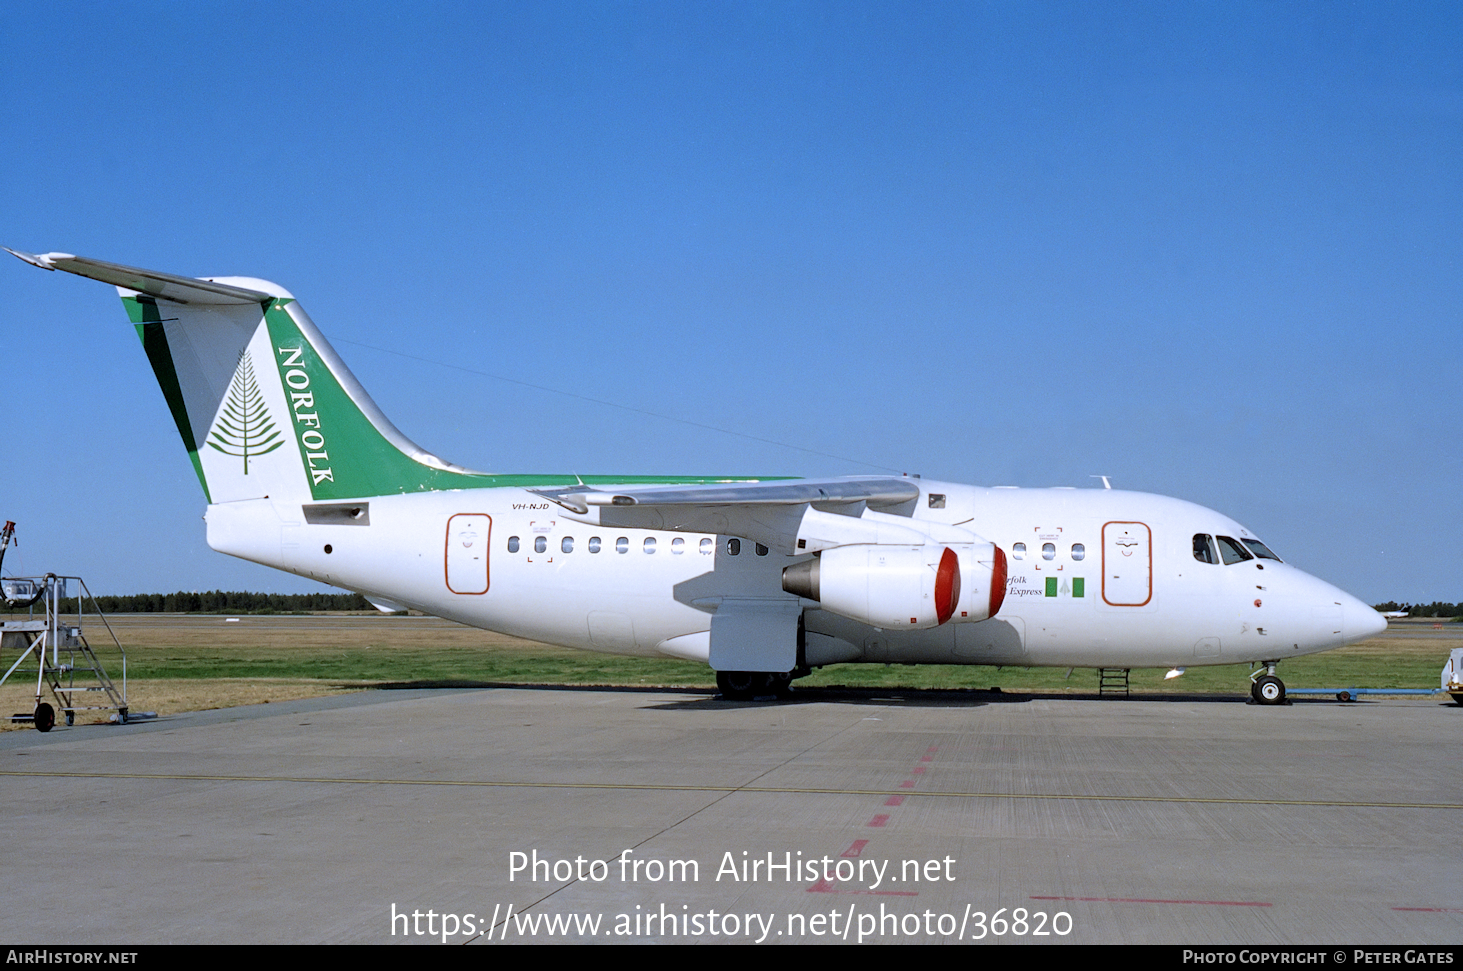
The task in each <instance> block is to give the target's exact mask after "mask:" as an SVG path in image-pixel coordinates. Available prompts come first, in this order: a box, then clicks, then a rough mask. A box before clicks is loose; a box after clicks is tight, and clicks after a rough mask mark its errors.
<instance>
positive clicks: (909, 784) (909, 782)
mask: <svg viewBox="0 0 1463 971" xmlns="http://www.w3.org/2000/svg"><path fill="white" fill-rule="evenodd" d="M899 788H901V789H913V788H914V780H913V779H905V780H904V781H903V782H901V783H899Z"/></svg>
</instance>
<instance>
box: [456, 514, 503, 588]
mask: <svg viewBox="0 0 1463 971" xmlns="http://www.w3.org/2000/svg"><path fill="white" fill-rule="evenodd" d="M492 531H493V519H492V517H491V516H489V515H487V514H486V513H475V512H463V513H458V514H457V515H455V516H453V517H452V518H451V519H449V520H447V550H446V553H445V561H446V571H447V589H448V590H451V591H452V592H453V593H487V592H488V540H489V539H490V538H491V536H492Z"/></svg>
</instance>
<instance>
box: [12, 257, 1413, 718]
mask: <svg viewBox="0 0 1463 971" xmlns="http://www.w3.org/2000/svg"><path fill="white" fill-rule="evenodd" d="M10 252H12V253H14V254H15V255H16V256H18V257H20V258H21V259H23V260H25V261H26V262H28V263H31V264H33V265H35V266H38V267H41V268H43V269H47V270H66V271H68V272H70V273H76V274H79V275H81V276H85V277H90V278H91V279H94V280H100V281H103V282H105V283H110V284H113V285H114V286H116V287H117V289H118V291H119V292H120V293H121V295H122V302H123V304H124V305H125V306H126V309H127V312H128V314H129V315H130V317H131V319H132V322H133V323H134V324H135V325H136V328H137V333H138V335H139V337H140V338H141V339H142V346H143V349H144V351H145V352H146V354H147V358H148V360H149V361H150V362H151V363H152V367H153V372H154V373H155V374H156V375H157V379H158V382H159V384H161V386H162V391H163V396H164V397H165V398H166V399H167V403H168V407H169V408H170V409H171V411H172V414H173V419H174V421H176V423H177V426H178V431H179V433H181V435H182V437H183V443H184V445H185V446H186V447H187V450H188V456H189V458H190V459H191V460H192V462H193V468H194V470H195V471H196V472H197V473H198V480H199V483H200V484H201V485H202V486H203V492H204V495H205V496H206V497H207V500H208V512H207V515H206V517H205V518H206V520H207V523H208V544H209V545H210V546H211V547H213V548H214V549H215V550H218V551H220V552H223V553H228V554H231V555H233V556H238V557H242V558H244V559H246V560H252V561H254V562H256V563H263V564H265V565H266V566H271V567H275V568H277V569H281V570H286V571H289V572H291V573H296V574H299V575H300V576H307V577H313V578H314V579H316V580H320V581H323V582H325V583H328V584H332V585H334V586H337V587H344V588H346V589H349V590H357V591H360V592H361V593H363V594H365V595H366V596H367V597H368V598H370V599H371V601H372V602H373V603H375V604H377V605H378V606H381V607H382V608H383V609H400V608H404V607H414V608H416V609H418V610H421V611H424V612H426V613H429V614H435V615H437V616H439V617H446V618H450V619H452V620H456V621H460V622H461V623H464V624H469V625H472V626H474V627H481V628H485V629H488V630H495V631H501V632H503V633H506V634H514V635H517V636H520V637H526V638H531V639H533V640H538V641H546V642H548V643H552V644H561V645H565V646H568V647H576V648H583V649H586V650H592V651H605V652H610V653H615V654H630V655H641V656H649V657H655V656H669V657H677V658H688V659H693V660H698V661H702V662H706V663H709V664H710V665H711V667H713V668H715V669H716V672H717V676H716V678H717V684H718V686H719V687H720V689H721V692H722V694H723V696H724V697H726V698H732V699H744V698H748V697H752V696H754V695H757V694H761V693H767V692H776V693H781V692H783V691H785V690H786V688H787V686H788V684H789V682H790V681H791V680H792V679H793V678H795V677H799V676H801V675H804V674H806V673H808V672H809V671H810V670H811V669H812V668H815V667H820V666H822V665H827V664H837V663H845V662H873V663H889V662H893V663H901V664H903V663H931V664H935V663H938V664H988V665H1019V666H1059V667H1094V668H1099V667H1100V668H1134V667H1163V668H1170V669H1171V670H1170V674H1171V675H1173V674H1177V673H1182V670H1183V669H1184V668H1186V667H1190V666H1196V665H1210V664H1235V663H1250V664H1252V665H1258V666H1257V667H1255V668H1254V669H1253V670H1252V672H1251V674H1250V679H1251V694H1252V695H1253V697H1254V699H1255V700H1256V701H1258V702H1261V703H1266V704H1279V703H1281V702H1283V701H1284V700H1285V686H1284V684H1283V683H1282V682H1281V681H1280V680H1279V679H1278V678H1276V677H1275V665H1276V663H1277V662H1279V661H1281V660H1283V659H1285V658H1290V657H1299V656H1300V655H1302V654H1311V653H1314V652H1316V651H1325V650H1329V649H1331V648H1336V647H1341V646H1342V645H1344V644H1350V643H1353V642H1356V641H1360V640H1365V639H1366V638H1368V637H1372V636H1374V635H1376V634H1378V633H1380V632H1381V631H1382V630H1384V629H1385V628H1386V621H1385V620H1383V619H1382V617H1381V616H1380V615H1378V614H1377V612H1376V611H1375V610H1373V609H1372V608H1371V607H1369V606H1367V605H1366V604H1364V603H1362V602H1361V601H1359V600H1357V599H1356V598H1354V597H1351V596H1349V595H1348V594H1345V593H1343V592H1342V591H1340V590H1338V589H1337V588H1335V587H1333V586H1331V585H1330V584H1328V583H1325V582H1323V581H1321V580H1318V579H1317V578H1315V577H1313V576H1310V575H1308V574H1306V573H1303V572H1301V571H1300V570H1297V569H1296V568H1294V567H1292V566H1289V565H1287V564H1286V563H1284V562H1282V561H1281V560H1280V559H1279V558H1278V557H1277V556H1276V555H1275V554H1274V553H1272V552H1271V551H1270V550H1269V549H1268V548H1267V547H1266V546H1265V545H1264V544H1263V543H1261V542H1260V540H1259V538H1258V537H1256V536H1255V535H1254V534H1252V533H1251V532H1250V531H1249V530H1247V529H1245V527H1243V526H1241V525H1240V524H1239V523H1237V522H1235V521H1234V520H1232V519H1230V518H1229V517H1227V516H1223V515H1221V514H1219V513H1217V512H1214V511H1212V510H1209V509H1205V508H1203V507H1201V506H1196V505H1193V504H1192V503H1188V502H1184V501H1182V500H1179V499H1170V498H1166V497H1164V496H1155V495H1146V494H1143V493H1137V492H1123V491H1119V490H1116V489H1082V490H1075V489H1015V488H980V487H977V486H968V485H959V484H956V483H951V482H934V481H929V480H922V479H918V478H911V477H898V476H859V477H852V478H833V479H760V480H759V479H724V478H697V477H686V478H674V477H649V476H596V477H584V478H581V477H579V476H572V475H567V476H566V475H505V474H498V473H483V472H473V471H470V470H468V469H465V468H462V467H460V466H457V465H453V464H451V463H448V462H444V461H443V460H442V459H440V458H438V457H437V456H435V455H433V454H431V453H429V452H427V451H425V450H423V449H421V448H419V447H418V446H417V445H415V444H414V443H412V442H411V441H410V440H408V439H407V438H406V436H404V435H402V433H401V432H400V431H398V430H397V429H396V427H395V426H394V425H392V424H391V422H390V421H388V420H387V419H386V416H385V415H383V414H382V413H381V411H380V409H378V408H377V407H376V404H375V402H373V401H372V400H371V398H370V397H369V396H368V395H367V394H366V392H365V390H364V389H363V388H362V387H361V386H360V384H359V383H358V382H357V381H356V379H355V377H354V376H353V375H352V374H351V372H350V371H349V370H347V368H346V366H345V364H344V363H342V362H341V360H340V358H339V357H338V356H337V355H336V353H335V351H334V350H333V349H332V348H331V346H330V345H329V344H328V343H327V342H326V341H325V338H324V337H323V336H321V334H320V332H319V331H318V330H317V329H316V328H315V325H314V324H313V323H312V322H311V321H310V318H309V317H307V316H306V315H305V312H304V310H303V309H301V307H300V305H299V303H297V302H296V301H295V299H294V297H293V296H291V295H290V294H289V293H288V292H287V291H285V290H284V289H282V288H281V287H279V286H277V285H275V284H273V283H268V282H266V281H264V280H256V279H251V278H243V277H206V278H202V279H191V278H187V277H179V276H173V275H170V274H166V273H154V272H151V271H148V270H139V269H134V268H131V267H126V266H118V265H115V264H111V263H102V262H99V261H96V260H89V259H84V258H81V257H77V256H71V255H69V254H65V253H48V254H45V255H43V256H33V255H30V254H26V253H16V252H15V251H14V250H11V251H10Z"/></svg>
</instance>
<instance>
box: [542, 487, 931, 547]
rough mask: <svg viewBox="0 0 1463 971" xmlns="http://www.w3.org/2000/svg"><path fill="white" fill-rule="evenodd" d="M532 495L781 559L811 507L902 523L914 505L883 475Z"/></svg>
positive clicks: (607, 521)
mask: <svg viewBox="0 0 1463 971" xmlns="http://www.w3.org/2000/svg"><path fill="white" fill-rule="evenodd" d="M532 491H533V492H534V493H536V494H537V495H540V496H543V497H544V498H546V499H549V500H552V501H553V502H555V503H557V504H559V505H560V506H562V507H564V508H565V509H566V510H568V511H569V514H570V517H571V518H573V519H576V520H578V521H581V522H586V523H590V524H593V525H600V526H623V527H625V528H627V529H670V530H679V531H683V532H692V533H719V534H727V535H732V536H744V537H746V538H747V539H750V540H753V541H755V542H758V543H761V544H763V545H765V546H767V547H770V548H772V549H776V550H779V551H781V552H784V553H792V552H794V551H795V550H796V549H797V546H796V543H797V538H798V531H799V529H800V527H801V526H802V523H803V519H804V515H805V514H806V513H807V512H808V509H809V507H810V506H811V507H813V508H814V509H815V510H821V511H830V512H835V511H836V512H839V513H842V514H843V515H844V516H845V517H847V516H852V517H858V516H859V514H860V513H861V512H862V511H863V509H865V508H869V509H873V510H875V511H879V512H894V513H903V514H904V515H908V513H909V511H910V510H911V509H912V507H913V504H914V501H915V500H916V499H918V498H919V485H918V484H917V483H916V481H915V480H914V479H909V478H905V477H902V476H885V475H878V476H852V477H848V478H837V479H775V480H772V481H767V482H713V483H706V484H704V485H643V486H642V485H626V486H603V487H594V488H591V487H588V486H562V487H558V488H554V489H534V490H532Z"/></svg>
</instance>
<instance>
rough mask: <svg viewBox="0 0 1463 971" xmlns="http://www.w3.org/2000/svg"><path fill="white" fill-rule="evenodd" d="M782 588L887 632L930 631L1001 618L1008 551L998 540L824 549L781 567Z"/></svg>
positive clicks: (868, 545) (826, 608) (834, 611)
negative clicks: (899, 630)
mask: <svg viewBox="0 0 1463 971" xmlns="http://www.w3.org/2000/svg"><path fill="white" fill-rule="evenodd" d="M782 589H784V590H786V591H787V592H788V593H792V594H796V595H797V596H799V597H803V598H805V599H808V600H816V601H818V603H819V604H821V605H822V607H823V609H824V610H831V611H832V612H833V613H835V614H839V615H841V616H844V617H849V618H852V619H853V620H857V621H861V622H863V623H865V624H868V625H869V626H871V627H878V628H882V629H885V630H898V629H903V630H927V629H929V628H931V627H938V626H940V625H941V624H943V623H946V622H947V621H954V622H955V623H972V622H975V621H980V620H985V619H987V618H988V617H994V616H995V615H996V612H997V611H999V610H1000V609H1001V602H1002V601H1003V600H1005V597H1006V554H1005V553H1003V552H1002V551H1001V549H1000V547H998V546H995V545H994V544H991V543H963V544H952V545H939V544H929V545H925V546H893V545H885V544H857V545H851V546H838V547H834V548H833V549H827V550H823V551H822V552H821V553H819V554H817V555H816V556H814V558H813V559H811V560H805V561H803V562H802V563H797V564H794V565H793V566H790V567H787V568H786V569H785V570H783V571H782Z"/></svg>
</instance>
